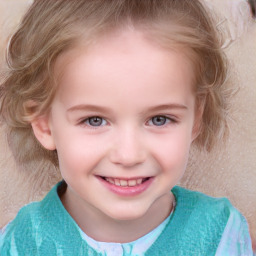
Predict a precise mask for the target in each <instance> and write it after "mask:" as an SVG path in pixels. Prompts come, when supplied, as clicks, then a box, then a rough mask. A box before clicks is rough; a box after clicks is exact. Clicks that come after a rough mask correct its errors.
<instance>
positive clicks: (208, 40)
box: [1, 0, 226, 165]
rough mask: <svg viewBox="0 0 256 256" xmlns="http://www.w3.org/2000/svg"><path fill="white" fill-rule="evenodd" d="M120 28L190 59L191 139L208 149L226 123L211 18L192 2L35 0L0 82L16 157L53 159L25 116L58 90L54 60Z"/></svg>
mask: <svg viewBox="0 0 256 256" xmlns="http://www.w3.org/2000/svg"><path fill="white" fill-rule="evenodd" d="M125 30H127V31H128V30H131V31H132V30H134V31H137V32H139V33H141V35H143V37H145V39H146V40H148V42H150V43H151V44H152V46H156V47H160V48H162V49H165V50H166V51H167V52H168V50H169V51H171V52H172V51H173V50H174V51H177V52H182V53H183V54H184V55H185V56H186V58H187V60H189V61H190V62H191V63H192V64H193V72H194V80H193V85H192V87H193V91H194V93H195V96H196V108H197V109H196V112H200V111H201V112H202V119H201V122H200V125H199V126H200V128H198V130H200V132H199V134H198V136H197V138H196V139H195V140H194V143H195V144H197V145H198V146H200V147H202V148H206V149H207V150H210V149H211V148H212V147H213V145H214V142H215V141H216V137H217V138H221V136H222V135H223V134H224V133H223V130H225V127H226V123H225V112H226V101H225V95H223V87H222V84H223V83H224V81H225V78H226V67H225V61H224V59H223V55H222V52H221V50H220V42H219V40H218V37H217V35H216V31H215V29H214V26H213V24H212V21H211V20H210V19H209V17H208V16H207V13H206V12H205V10H204V8H203V7H202V5H201V3H200V2H199V1H190V0H158V1H153V0H152V1H151V0H150V1H148V0H145V1H144V0H110V1H104V0H93V1H91V0H75V1H68V0H56V1H51V0H45V1H40V0H35V1H34V4H33V5H32V7H31V8H30V9H29V11H28V13H27V14H26V16H25V17H24V19H23V21H22V23H21V25H20V27H19V29H18V31H17V32H16V33H15V34H14V35H13V37H12V38H11V40H10V44H9V49H8V56H7V60H8V64H9V67H10V68H9V71H8V74H7V76H6V79H5V81H4V82H3V83H2V87H1V115H2V116H3V119H4V120H5V121H6V122H7V125H8V127H9V128H10V135H9V136H10V138H9V141H10V144H11V145H12V150H13V152H14V154H15V156H16V158H17V159H20V161H21V162H22V161H24V159H27V158H29V159H30V160H31V159H33V158H34V156H35V155H37V156H39V157H45V159H50V160H51V161H52V162H54V163H55V164H56V165H58V163H57V158H56V151H48V150H45V149H43V148H41V147H40V146H39V144H38V142H37V141H36V139H35V137H34V135H33V133H32V128H31V121H33V120H35V119H36V118H38V117H40V116H43V115H45V114H46V113H49V112H50V109H51V103H52V101H53V99H54V97H55V94H56V91H58V89H59V90H61V88H58V85H59V81H60V80H61V76H62V75H63V74H62V71H60V72H59V73H58V75H57V74H56V70H55V68H56V65H55V64H56V61H59V60H61V57H62V56H63V55H64V54H65V53H67V52H68V51H71V50H72V49H76V48H77V49H78V48H79V47H80V48H84V49H88V52H89V51H90V47H92V46H93V45H95V44H97V42H98V41H100V40H103V39H102V38H107V37H108V36H109V38H112V37H115V36H117V35H118V34H121V32H122V31H125ZM120 43H121V42H120ZM124 61H125V60H124ZM66 64H67V65H68V62H67V63H66ZM149 64H150V63H149ZM63 66H64V65H63ZM63 68H64V67H63ZM63 70H64V69H63ZM130 75H131V76H133V74H132V73H131V74H130ZM70 86H72V85H70ZM120 86H122V85H120ZM188 90H189V88H188ZM84 97H86V95H84ZM127 97H129V95H127ZM130 100H132V99H130ZM199 110H200V111H199ZM15 134H18V136H16V137H15ZM32 151H33V152H32ZM33 154H34V155H33ZM28 155H30V157H28ZM23 158H24V159H23Z"/></svg>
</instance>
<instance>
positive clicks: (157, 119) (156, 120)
mask: <svg viewBox="0 0 256 256" xmlns="http://www.w3.org/2000/svg"><path fill="white" fill-rule="evenodd" d="M152 123H153V124H154V125H156V126H160V125H164V124H165V123H166V117H164V116H155V117H153V118H152Z"/></svg>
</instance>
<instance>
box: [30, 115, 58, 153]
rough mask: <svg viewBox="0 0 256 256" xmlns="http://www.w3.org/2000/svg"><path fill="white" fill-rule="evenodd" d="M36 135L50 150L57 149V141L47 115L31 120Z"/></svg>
mask: <svg viewBox="0 0 256 256" xmlns="http://www.w3.org/2000/svg"><path fill="white" fill-rule="evenodd" d="M31 126H32V129H33V132H34V135H35V137H36V138H37V140H38V141H39V142H40V143H41V145H42V146H43V147H44V148H46V149H48V150H55V149H56V147H55V143H54V139H53V136H52V131H51V129H50V126H49V118H48V117H47V116H42V117H38V118H36V119H35V120H33V121H32V122H31Z"/></svg>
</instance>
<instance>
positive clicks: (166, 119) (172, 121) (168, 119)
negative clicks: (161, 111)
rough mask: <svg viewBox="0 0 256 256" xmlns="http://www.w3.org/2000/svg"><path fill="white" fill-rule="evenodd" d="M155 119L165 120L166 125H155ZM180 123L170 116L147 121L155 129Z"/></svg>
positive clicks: (152, 118)
mask: <svg viewBox="0 0 256 256" xmlns="http://www.w3.org/2000/svg"><path fill="white" fill-rule="evenodd" d="M154 118H160V119H164V123H163V124H160V125H157V124H154V121H153V120H154ZM150 123H152V124H150ZM176 123H178V120H177V119H175V118H174V117H170V116H166V115H155V116H153V117H151V118H150V119H149V121H147V124H149V125H150V126H155V127H159V128H160V127H165V126H167V125H169V124H176Z"/></svg>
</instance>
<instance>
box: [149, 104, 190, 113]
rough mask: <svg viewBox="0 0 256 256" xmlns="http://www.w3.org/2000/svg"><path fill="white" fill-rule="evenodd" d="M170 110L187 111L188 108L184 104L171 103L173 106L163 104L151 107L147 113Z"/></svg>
mask: <svg viewBox="0 0 256 256" xmlns="http://www.w3.org/2000/svg"><path fill="white" fill-rule="evenodd" d="M169 109H180V110H187V109H188V107H187V106H185V105H183V104H177V103H171V104H162V105H157V106H153V107H149V108H148V109H147V112H148V111H149V112H154V111H160V110H169Z"/></svg>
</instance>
